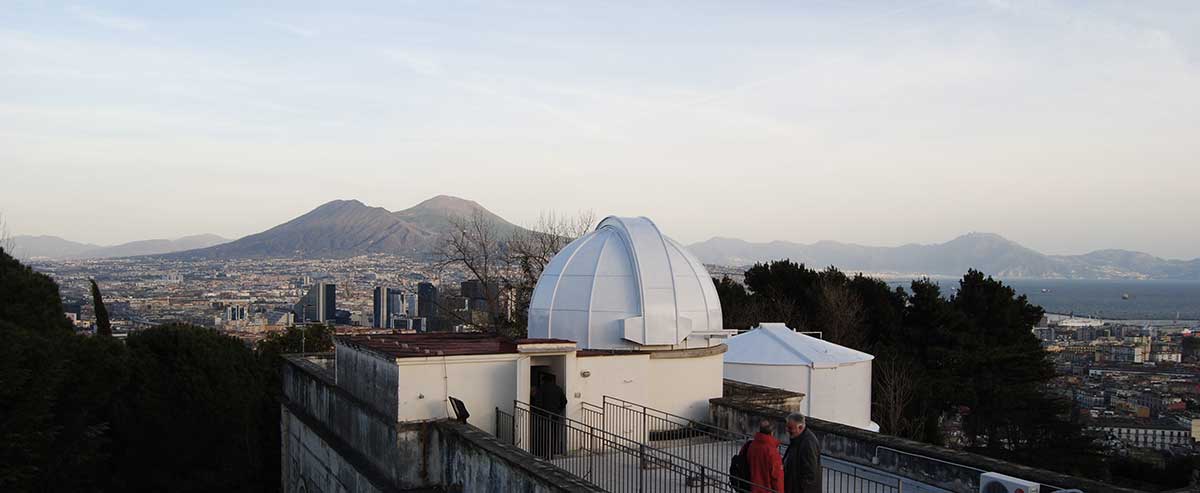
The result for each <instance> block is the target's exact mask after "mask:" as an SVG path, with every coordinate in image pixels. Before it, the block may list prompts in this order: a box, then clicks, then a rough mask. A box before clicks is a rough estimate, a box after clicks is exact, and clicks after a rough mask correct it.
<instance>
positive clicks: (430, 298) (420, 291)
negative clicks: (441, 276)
mask: <svg viewBox="0 0 1200 493" xmlns="http://www.w3.org/2000/svg"><path fill="white" fill-rule="evenodd" d="M437 299H438V289H437V286H434V285H433V283H428V282H423V283H420V284H417V313H416V315H415V316H419V317H424V318H425V319H426V320H427V321H428V323H429V324H430V325H433V326H435V327H436V326H437V322H436V319H437V318H438V306H437ZM410 316H413V315H410Z"/></svg>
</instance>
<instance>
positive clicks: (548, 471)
mask: <svg viewBox="0 0 1200 493" xmlns="http://www.w3.org/2000/svg"><path fill="white" fill-rule="evenodd" d="M333 378H334V377H333V374H332V372H330V371H328V370H327V369H324V368H321V367H320V366H318V365H313V364H312V363H309V362H307V361H306V360H304V358H301V357H286V361H285V363H284V366H283V390H284V397H285V402H284V405H283V409H282V412H281V422H280V427H281V431H282V435H283V437H282V441H283V443H282V444H281V447H282V452H283V467H282V469H283V471H282V478H281V480H282V486H283V490H284V491H289V492H292V491H296V492H298V491H304V492H306V493H317V492H321V493H342V492H346V493H359V492H362V493H366V492H376V491H378V492H397V491H466V492H473V491H481V492H483V491H523V492H530V493H542V492H546V493H551V492H595V491H599V490H596V489H595V488H593V487H592V486H590V485H588V484H587V483H584V482H581V481H579V480H577V479H574V478H573V477H571V476H569V475H567V474H565V473H563V472H561V471H559V470H557V469H555V468H552V467H549V466H547V465H546V464H544V463H542V462H539V461H537V460H535V459H534V458H533V456H531V455H529V454H527V453H525V452H524V451H522V450H520V449H517V448H514V447H512V446H509V445H504V444H502V443H500V442H498V441H497V440H496V439H495V437H493V436H492V435H490V434H488V433H486V432H484V431H483V430H481V429H479V428H476V427H474V426H471V425H468V424H464V423H457V422H449V421H438V422H429V421H425V422H416V423H396V422H394V421H391V418H389V417H387V416H384V415H383V413H381V412H379V411H377V410H375V409H373V407H372V406H369V405H367V404H366V403H365V402H363V401H362V400H360V399H358V398H357V397H355V396H353V395H351V394H350V393H349V392H347V391H345V390H343V389H340V388H338V387H337V385H336V384H335V383H334V380H333ZM472 421H474V420H472Z"/></svg>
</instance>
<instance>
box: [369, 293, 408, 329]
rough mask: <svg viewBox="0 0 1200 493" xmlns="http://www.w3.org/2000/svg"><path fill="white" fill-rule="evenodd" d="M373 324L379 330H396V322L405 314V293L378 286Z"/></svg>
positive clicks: (375, 295)
mask: <svg viewBox="0 0 1200 493" xmlns="http://www.w3.org/2000/svg"><path fill="white" fill-rule="evenodd" d="M374 301H375V310H374V312H373V315H374V318H373V320H372V324H373V326H374V327H375V328H377V329H393V328H396V327H395V324H394V321H395V320H396V319H397V318H400V315H401V314H403V313H404V293H403V292H402V291H400V290H399V289H395V288H388V287H384V286H377V287H376V288H375V294H374Z"/></svg>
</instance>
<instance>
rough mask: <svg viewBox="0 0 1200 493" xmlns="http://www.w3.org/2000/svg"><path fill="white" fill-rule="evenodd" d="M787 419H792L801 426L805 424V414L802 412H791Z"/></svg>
mask: <svg viewBox="0 0 1200 493" xmlns="http://www.w3.org/2000/svg"><path fill="white" fill-rule="evenodd" d="M787 420H788V421H791V422H793V423H796V424H798V425H800V426H804V415H803V414H800V413H792V414H789V415H788V417H787Z"/></svg>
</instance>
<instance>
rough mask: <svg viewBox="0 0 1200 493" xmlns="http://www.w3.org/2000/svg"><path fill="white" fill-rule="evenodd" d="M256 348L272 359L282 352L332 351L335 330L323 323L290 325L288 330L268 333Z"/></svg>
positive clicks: (265, 356)
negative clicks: (299, 325) (300, 325)
mask: <svg viewBox="0 0 1200 493" xmlns="http://www.w3.org/2000/svg"><path fill="white" fill-rule="evenodd" d="M256 349H257V351H258V353H259V354H261V355H262V356H263V357H264V358H268V359H271V360H274V359H275V358H278V357H279V355H281V354H289V353H320V352H326V351H332V350H333V332H332V331H331V330H329V327H328V326H325V325H322V324H308V325H305V326H303V327H289V328H288V329H287V330H286V331H283V332H272V333H271V334H269V335H267V337H266V338H264V339H263V340H261V341H259V342H258V346H257V348H256Z"/></svg>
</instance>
